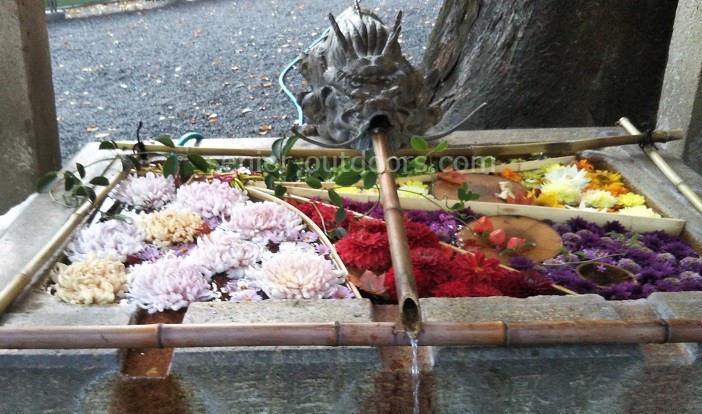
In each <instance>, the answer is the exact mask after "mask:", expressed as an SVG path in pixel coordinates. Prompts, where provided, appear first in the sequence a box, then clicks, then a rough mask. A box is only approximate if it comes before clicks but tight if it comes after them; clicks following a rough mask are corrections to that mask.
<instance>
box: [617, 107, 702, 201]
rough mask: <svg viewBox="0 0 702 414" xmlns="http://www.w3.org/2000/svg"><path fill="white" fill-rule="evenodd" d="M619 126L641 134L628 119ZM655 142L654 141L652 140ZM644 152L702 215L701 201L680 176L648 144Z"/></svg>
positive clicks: (621, 121)
mask: <svg viewBox="0 0 702 414" xmlns="http://www.w3.org/2000/svg"><path fill="white" fill-rule="evenodd" d="M617 123H618V124H619V125H621V126H622V127H623V128H624V129H626V131H627V132H629V133H630V134H637V135H641V136H642V137H643V135H642V134H641V131H639V130H638V129H637V128H636V127H635V126H634V124H632V123H631V121H629V118H626V117H624V118H621V119H619V121H617ZM654 141H655V140H654ZM643 150H644V152H645V153H646V154H647V155H648V157H649V158H650V159H651V161H653V163H654V164H656V166H657V167H658V168H659V169H660V170H661V171H662V172H663V174H664V175H665V176H666V177H667V178H668V180H670V182H671V183H673V185H674V186H675V188H677V189H678V191H679V192H681V193H682V194H683V195H684V196H685V197H686V198H687V199H688V200H690V203H692V205H693V207H695V208H696V209H697V211H699V212H700V213H702V199H700V196H699V195H697V193H695V192H694V191H692V189H691V188H690V186H688V185H687V183H685V181H684V180H683V179H682V178H680V176H679V175H678V174H677V173H676V172H675V171H673V169H672V168H671V167H670V165H668V163H667V162H666V161H665V160H664V159H663V157H661V154H659V153H658V151H657V150H656V147H654V146H653V145H650V144H646V145H644V146H643Z"/></svg>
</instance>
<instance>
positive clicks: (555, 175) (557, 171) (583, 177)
mask: <svg viewBox="0 0 702 414" xmlns="http://www.w3.org/2000/svg"><path fill="white" fill-rule="evenodd" d="M544 180H546V181H550V182H552V183H553V182H562V181H568V182H570V184H571V185H572V186H574V187H576V188H577V189H578V190H581V191H582V190H584V189H585V187H587V185H588V184H590V178H588V177H587V171H585V170H579V169H578V167H577V166H576V165H567V166H559V167H555V168H549V169H548V171H546V174H544Z"/></svg>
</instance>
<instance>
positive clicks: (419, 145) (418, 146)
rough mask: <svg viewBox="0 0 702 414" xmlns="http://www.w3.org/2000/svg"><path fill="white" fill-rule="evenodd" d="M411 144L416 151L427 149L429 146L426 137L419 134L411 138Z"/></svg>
mask: <svg viewBox="0 0 702 414" xmlns="http://www.w3.org/2000/svg"><path fill="white" fill-rule="evenodd" d="M410 145H412V148H414V149H415V150H416V151H426V150H427V149H428V148H429V145H428V144H427V142H426V141H425V140H424V138H422V137H420V136H418V135H415V136H413V137H412V138H411V139H410Z"/></svg>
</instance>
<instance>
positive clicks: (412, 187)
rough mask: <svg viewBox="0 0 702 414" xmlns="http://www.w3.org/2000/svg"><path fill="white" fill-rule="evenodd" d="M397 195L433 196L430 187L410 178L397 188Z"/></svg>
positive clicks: (411, 196)
mask: <svg viewBox="0 0 702 414" xmlns="http://www.w3.org/2000/svg"><path fill="white" fill-rule="evenodd" d="M397 195H398V196H400V197H405V198H433V197H432V196H431V195H430V194H429V187H427V185H426V184H424V183H423V182H421V181H416V180H410V181H405V182H404V183H402V185H401V186H400V187H398V189H397Z"/></svg>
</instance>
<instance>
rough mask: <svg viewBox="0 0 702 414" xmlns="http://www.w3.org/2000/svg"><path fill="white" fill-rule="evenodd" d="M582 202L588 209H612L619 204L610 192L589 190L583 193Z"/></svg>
mask: <svg viewBox="0 0 702 414" xmlns="http://www.w3.org/2000/svg"><path fill="white" fill-rule="evenodd" d="M582 202H583V203H584V204H585V206H586V207H594V208H598V209H600V208H610V207H614V205H615V204H617V198H616V197H615V196H613V195H612V193H610V192H609V191H605V190H589V191H586V192H584V193H583V197H582Z"/></svg>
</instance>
